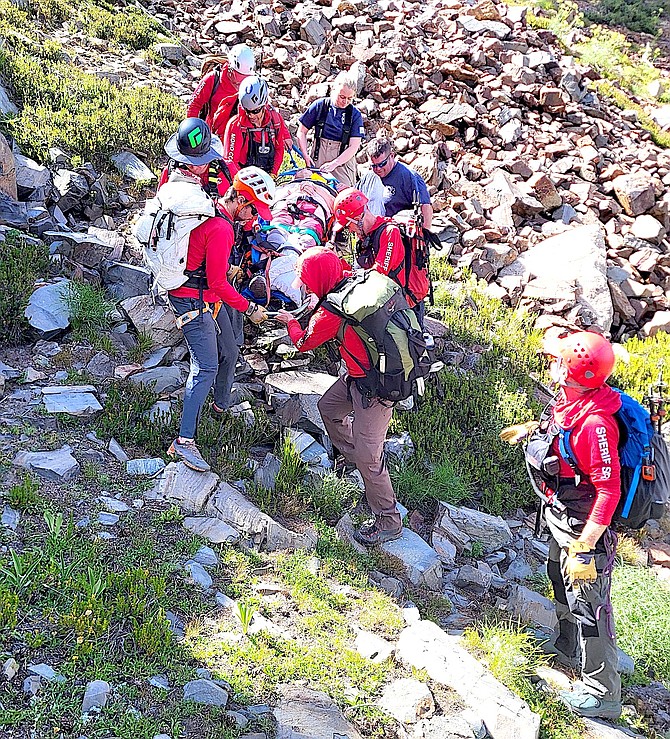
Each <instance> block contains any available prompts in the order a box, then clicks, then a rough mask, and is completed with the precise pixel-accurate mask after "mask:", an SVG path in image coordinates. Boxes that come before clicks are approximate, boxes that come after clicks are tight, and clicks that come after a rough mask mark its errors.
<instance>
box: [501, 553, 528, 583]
mask: <svg viewBox="0 0 670 739" xmlns="http://www.w3.org/2000/svg"><path fill="white" fill-rule="evenodd" d="M532 574H533V568H532V567H531V566H530V565H529V564H528V562H526V560H525V559H524V558H523V557H517V558H516V559H515V560H514V561H513V562H512V564H511V565H510V566H509V567H508V568H507V570H506V571H505V577H506V578H507V579H508V580H518V581H519V582H522V581H523V580H527V579H528V578H529V577H530V576H531V575H532Z"/></svg>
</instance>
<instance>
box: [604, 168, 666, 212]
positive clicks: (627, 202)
mask: <svg viewBox="0 0 670 739" xmlns="http://www.w3.org/2000/svg"><path fill="white" fill-rule="evenodd" d="M613 185H614V193H615V195H616V196H617V199H618V200H619V202H620V203H621V205H622V207H623V209H624V210H625V211H626V213H627V214H628V215H629V216H639V215H642V213H646V212H647V211H648V210H651V209H652V208H653V207H654V205H655V204H656V194H655V192H654V184H653V182H652V179H651V175H650V174H649V173H647V172H644V171H639V172H634V173H633V174H624V175H621V176H620V177H617V178H616V179H615V180H614V182H613Z"/></svg>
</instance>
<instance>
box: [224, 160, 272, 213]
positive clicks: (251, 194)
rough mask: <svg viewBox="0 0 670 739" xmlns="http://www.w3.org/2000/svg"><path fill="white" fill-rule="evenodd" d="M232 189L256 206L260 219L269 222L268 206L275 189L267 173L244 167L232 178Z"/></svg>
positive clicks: (255, 168) (257, 168) (256, 168)
mask: <svg viewBox="0 0 670 739" xmlns="http://www.w3.org/2000/svg"><path fill="white" fill-rule="evenodd" d="M233 188H234V189H235V190H236V192H237V193H238V194H239V195H243V196H244V197H245V198H246V199H247V200H248V201H249V202H250V203H252V204H253V205H255V206H256V208H257V210H258V213H259V215H260V216H261V218H264V219H265V220H266V221H269V220H271V218H272V214H271V213H270V206H271V205H272V201H273V199H274V196H275V192H276V191H277V188H276V186H275V182H274V180H273V179H272V177H270V175H269V174H268V173H267V172H264V171H263V170H262V169H260V168H259V167H244V168H243V169H241V170H240V171H239V172H238V173H237V174H236V175H235V177H234V178H233Z"/></svg>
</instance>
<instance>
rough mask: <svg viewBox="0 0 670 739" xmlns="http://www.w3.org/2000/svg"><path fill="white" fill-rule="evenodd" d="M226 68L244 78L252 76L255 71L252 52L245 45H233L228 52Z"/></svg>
mask: <svg viewBox="0 0 670 739" xmlns="http://www.w3.org/2000/svg"><path fill="white" fill-rule="evenodd" d="M228 66H229V67H230V69H232V70H233V72H238V73H239V74H243V75H245V76H246V75H249V74H253V73H254V72H255V71H256V60H255V59H254V52H253V51H252V50H251V49H250V48H249V47H248V46H247V45H246V44H235V46H233V47H232V49H231V50H230V51H229V52H228Z"/></svg>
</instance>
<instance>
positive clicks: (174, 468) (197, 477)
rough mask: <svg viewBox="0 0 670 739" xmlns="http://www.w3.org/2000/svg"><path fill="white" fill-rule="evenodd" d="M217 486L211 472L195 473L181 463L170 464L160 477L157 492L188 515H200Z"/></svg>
mask: <svg viewBox="0 0 670 739" xmlns="http://www.w3.org/2000/svg"><path fill="white" fill-rule="evenodd" d="M218 484H219V476H218V475H216V474H214V473H213V472H204V473H203V472H196V471H195V470H192V469H190V468H189V467H187V466H186V465H185V464H184V463H183V462H171V463H170V464H169V465H168V466H167V467H166V468H165V471H164V472H163V474H162V475H161V477H160V479H159V481H158V486H157V492H158V494H159V495H160V496H161V497H163V498H165V499H166V500H172V501H175V502H176V503H179V505H180V506H181V507H182V508H183V509H184V510H185V511H188V512H189V513H200V512H201V511H202V510H204V508H205V506H206V504H207V501H208V500H209V498H210V496H211V495H212V493H213V492H214V490H215V488H216V486H217V485H218Z"/></svg>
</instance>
